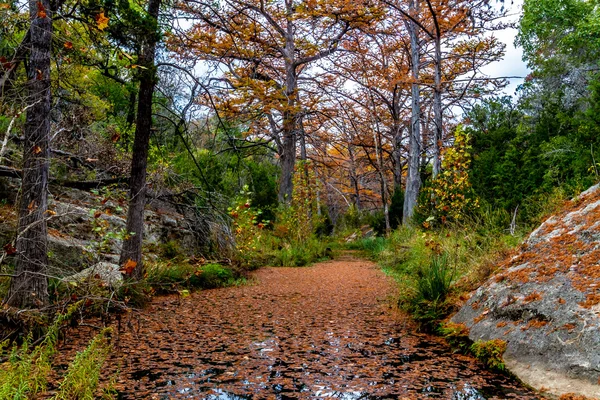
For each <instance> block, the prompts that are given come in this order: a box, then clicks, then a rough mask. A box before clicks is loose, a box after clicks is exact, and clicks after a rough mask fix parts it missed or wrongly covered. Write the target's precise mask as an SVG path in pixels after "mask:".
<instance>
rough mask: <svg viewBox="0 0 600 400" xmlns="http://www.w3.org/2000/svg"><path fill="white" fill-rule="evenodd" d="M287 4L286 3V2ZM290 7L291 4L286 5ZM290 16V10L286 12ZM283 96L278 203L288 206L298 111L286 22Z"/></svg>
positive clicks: (290, 26) (292, 48)
mask: <svg viewBox="0 0 600 400" xmlns="http://www.w3.org/2000/svg"><path fill="white" fill-rule="evenodd" d="M286 4H287V2H286ZM288 7H291V3H289V4H288ZM288 13H289V14H290V15H291V14H292V10H291V9H290V10H288ZM285 51H286V55H285V89H284V90H285V96H286V98H287V107H286V109H285V110H284V111H283V140H282V152H281V154H280V155H279V156H280V160H281V177H280V179H279V203H280V204H284V203H285V204H289V203H290V202H291V201H292V194H293V191H294V183H293V177H294V167H295V166H296V140H297V139H298V132H297V130H298V128H297V127H298V110H297V109H296V108H297V101H296V99H297V97H298V93H297V88H298V77H297V74H296V65H295V63H294V60H295V58H294V57H295V54H294V52H295V45H294V25H293V23H292V21H291V20H288V24H287V32H286V45H285Z"/></svg>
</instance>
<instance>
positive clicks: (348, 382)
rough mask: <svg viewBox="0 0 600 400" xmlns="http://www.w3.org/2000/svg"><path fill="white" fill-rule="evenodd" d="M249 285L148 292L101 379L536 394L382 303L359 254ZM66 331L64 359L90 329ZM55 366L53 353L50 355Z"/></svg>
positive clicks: (239, 388)
mask: <svg viewBox="0 0 600 400" xmlns="http://www.w3.org/2000/svg"><path fill="white" fill-rule="evenodd" d="M254 277H255V281H256V283H255V284H253V285H248V286H243V287H231V288H224V289H213V290H206V291H201V292H197V293H192V294H191V295H189V296H186V297H182V296H177V295H172V296H163V297H157V298H155V299H154V300H153V301H152V303H151V304H150V305H149V306H148V307H147V308H146V309H144V310H142V311H141V314H140V316H139V321H135V322H134V323H132V324H129V326H128V327H123V326H122V327H121V332H120V333H119V335H118V337H117V338H116V340H117V342H116V343H115V348H114V350H113V352H112V354H111V355H110V357H109V359H108V360H107V362H106V364H105V368H104V370H103V377H102V379H103V381H104V382H108V381H109V380H110V379H111V378H115V377H116V383H115V384H114V386H115V388H116V389H117V390H118V393H119V398H121V399H141V398H148V399H170V398H194V399H209V400H217V399H219V400H236V399H281V400H286V399H303V398H337V399H346V400H356V399H429V398H439V399H453V400H481V399H538V398H539V396H537V395H536V394H535V393H534V392H532V391H530V390H528V389H526V388H524V387H523V386H522V385H520V384H519V383H518V382H516V381H515V380H514V379H512V378H510V377H508V376H505V375H501V374H497V373H493V372H490V371H488V370H486V369H485V368H484V367H483V365H482V364H481V363H479V362H478V361H476V360H475V359H474V358H472V357H469V356H465V355H461V354H453V353H452V351H451V349H450V348H449V347H448V346H447V344H446V343H445V342H444V340H443V339H441V338H439V337H435V336H430V335H426V334H422V333H417V332H416V327H415V326H414V324H413V323H412V322H411V321H410V320H409V318H408V317H407V316H406V315H404V314H402V313H401V312H400V311H398V310H397V309H396V308H395V307H393V306H392V304H393V303H394V301H393V297H394V294H395V291H396V290H397V289H396V287H395V285H394V283H393V282H392V280H391V279H390V278H388V277H386V276H385V275H384V274H383V273H382V272H381V271H380V270H379V268H378V267H377V266H376V265H374V264H373V263H370V262H368V261H364V260H359V259H352V258H342V259H338V260H335V261H328V262H323V263H319V264H316V265H314V266H312V267H304V268H263V269H260V270H259V271H256V272H255V274H254ZM86 329H89V328H86V327H78V328H77V329H75V330H73V332H70V333H69V338H68V339H69V340H68V341H67V342H66V343H65V344H64V345H63V349H62V350H63V351H62V352H61V355H60V356H59V357H63V358H65V359H64V360H62V362H64V363H67V362H68V359H66V358H68V357H69V356H70V357H72V355H73V354H74V352H75V351H76V350H80V349H81V348H83V347H84V346H85V343H86V341H87V339H88V338H89V337H90V336H91V335H92V334H93V333H92V332H90V331H88V330H86ZM59 361H60V360H59Z"/></svg>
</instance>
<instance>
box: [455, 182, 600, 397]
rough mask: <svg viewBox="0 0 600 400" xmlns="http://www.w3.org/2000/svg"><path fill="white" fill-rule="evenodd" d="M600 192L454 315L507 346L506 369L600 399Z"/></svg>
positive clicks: (542, 234)
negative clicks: (500, 340)
mask: <svg viewBox="0 0 600 400" xmlns="http://www.w3.org/2000/svg"><path fill="white" fill-rule="evenodd" d="M599 263H600V190H599V189H598V187H597V186H596V187H593V188H591V189H590V190H588V191H586V192H584V193H583V194H582V195H581V196H580V197H579V198H577V199H575V200H572V201H571V202H570V203H569V204H568V205H567V207H566V209H565V210H564V211H563V212H562V213H560V214H559V215H556V216H553V217H552V218H549V219H548V220H546V221H545V222H544V223H543V224H542V225H541V226H540V227H539V228H538V229H536V230H535V231H534V232H533V233H532V234H531V235H530V236H529V238H528V239H527V241H526V242H525V243H524V244H523V245H522V246H521V248H520V249H519V252H518V254H517V255H515V256H514V257H512V258H510V259H509V260H507V261H506V262H504V263H503V264H502V265H501V268H500V272H499V273H498V274H496V275H495V276H493V277H492V278H491V279H490V280H489V281H488V282H486V283H485V284H484V285H483V286H482V287H480V288H479V289H478V290H477V291H476V292H475V293H474V295H473V296H472V297H471V298H470V299H469V301H468V302H467V303H466V304H465V305H464V306H463V307H462V308H461V309H460V311H459V312H458V313H457V314H456V315H455V316H454V317H453V322H456V323H464V324H465V325H466V326H467V327H468V328H470V337H471V339H472V340H491V339H502V340H505V341H506V342H507V350H506V353H505V355H504V359H505V362H506V365H507V367H508V368H509V369H510V370H511V371H512V372H513V373H515V374H516V375H517V376H519V377H520V378H521V379H522V380H523V381H525V382H526V383H528V384H530V385H531V386H533V387H536V388H538V389H539V388H542V387H543V388H545V389H547V390H548V391H550V392H551V393H554V394H564V393H580V394H583V395H586V396H590V397H600V381H599V379H600V266H599Z"/></svg>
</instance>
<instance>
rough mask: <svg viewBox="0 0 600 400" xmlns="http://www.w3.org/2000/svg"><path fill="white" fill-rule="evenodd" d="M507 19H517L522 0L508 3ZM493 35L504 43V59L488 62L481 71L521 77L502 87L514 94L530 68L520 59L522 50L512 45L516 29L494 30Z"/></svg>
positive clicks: (506, 91)
mask: <svg viewBox="0 0 600 400" xmlns="http://www.w3.org/2000/svg"><path fill="white" fill-rule="evenodd" d="M507 8H508V14H509V15H510V17H508V19H507V20H508V21H518V20H519V16H520V15H521V10H522V8H523V0H514V1H512V4H509V5H508V7H507ZM494 35H495V36H496V37H497V38H498V39H500V40H501V41H502V42H503V43H505V44H506V55H505V56H504V59H503V60H501V61H498V62H495V63H493V64H490V65H488V66H486V67H485V68H483V69H482V71H483V72H484V73H485V74H486V75H489V76H491V77H500V76H520V77H522V78H521V79H511V80H510V84H509V85H508V86H507V87H506V88H505V89H504V93H506V94H509V95H514V94H515V90H516V88H517V86H518V85H520V84H522V83H523V78H524V77H525V76H527V75H528V74H529V72H530V70H529V69H528V68H527V65H526V64H525V62H524V61H523V60H522V57H523V51H522V50H521V49H520V48H516V47H515V45H514V41H515V37H516V35H517V30H516V29H505V30H503V31H498V32H495V33H494Z"/></svg>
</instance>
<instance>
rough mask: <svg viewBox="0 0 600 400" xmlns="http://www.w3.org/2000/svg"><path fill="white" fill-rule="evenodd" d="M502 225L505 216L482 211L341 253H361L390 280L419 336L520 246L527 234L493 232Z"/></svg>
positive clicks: (403, 230) (365, 241)
mask: <svg viewBox="0 0 600 400" xmlns="http://www.w3.org/2000/svg"><path fill="white" fill-rule="evenodd" d="M503 222H506V216H505V215H498V213H494V212H491V211H489V212H488V211H483V212H481V213H479V217H478V219H475V218H470V219H465V220H464V221H462V222H461V223H460V224H459V223H454V224H445V225H443V226H438V227H435V228H430V229H424V228H423V227H407V226H404V227H400V228H398V229H397V230H396V231H394V232H392V233H391V234H390V235H389V236H388V237H387V238H386V237H372V238H366V239H361V240H358V241H355V242H352V243H348V244H347V245H346V248H348V249H353V250H361V251H363V252H364V254H365V255H366V256H368V257H369V258H371V259H373V260H374V261H376V262H377V263H379V264H380V265H381V267H382V268H383V270H384V271H385V272H386V273H387V274H389V275H391V276H392V277H394V279H395V280H396V282H397V284H398V286H399V288H400V290H399V293H400V295H399V299H398V303H399V305H400V306H401V307H402V308H404V309H405V310H407V311H408V312H409V313H410V314H411V315H412V316H413V317H414V319H415V320H416V321H418V322H419V323H420V324H421V327H422V328H423V330H433V329H434V328H435V327H436V326H437V324H438V323H439V321H441V320H442V319H444V318H445V317H446V316H447V315H448V314H449V313H451V312H452V311H453V310H454V309H455V307H456V304H457V303H458V302H459V298H460V297H461V296H462V295H463V294H465V293H467V292H470V291H472V290H474V289H476V288H477V287H479V286H480V285H481V284H482V283H483V282H484V281H485V280H486V279H487V278H488V277H489V276H490V275H491V274H492V273H493V272H494V270H495V268H496V265H497V262H498V260H500V259H502V258H503V257H506V256H507V255H508V254H509V252H510V251H511V249H513V248H515V247H516V246H517V245H518V244H519V243H521V241H522V239H523V237H524V235H525V233H526V230H525V229H523V230H518V231H516V232H515V234H514V235H511V234H510V233H509V232H508V231H507V230H505V229H502V228H499V227H498V226H499V225H502V223H503ZM504 226H506V225H504Z"/></svg>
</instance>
